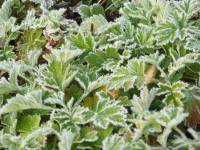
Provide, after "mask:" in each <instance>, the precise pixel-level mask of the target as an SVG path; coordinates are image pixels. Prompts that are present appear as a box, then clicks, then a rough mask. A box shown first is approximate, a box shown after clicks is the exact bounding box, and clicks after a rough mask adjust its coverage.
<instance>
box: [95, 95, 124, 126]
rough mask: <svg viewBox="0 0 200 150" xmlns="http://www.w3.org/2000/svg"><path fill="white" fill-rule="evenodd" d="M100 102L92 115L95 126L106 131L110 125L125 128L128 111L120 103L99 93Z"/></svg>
mask: <svg viewBox="0 0 200 150" xmlns="http://www.w3.org/2000/svg"><path fill="white" fill-rule="evenodd" d="M97 96H98V98H99V100H98V102H97V105H96V108H95V110H94V111H92V113H93V114H94V115H93V117H92V121H93V123H94V125H96V126H98V127H101V128H104V129H106V128H107V127H108V125H109V124H112V125H115V126H124V125H125V124H126V123H125V122H126V113H127V111H126V109H125V108H124V107H123V106H121V105H120V104H119V101H116V100H111V99H110V98H109V97H107V96H106V95H105V93H98V95H97Z"/></svg>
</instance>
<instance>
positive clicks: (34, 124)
mask: <svg viewBox="0 0 200 150" xmlns="http://www.w3.org/2000/svg"><path fill="white" fill-rule="evenodd" d="M23 115H24V114H22V115H21V116H20V117H19V118H18V123H17V131H19V132H22V133H29V132H31V131H34V130H35V129H37V128H38V127H39V125H40V120H41V118H40V116H39V115H24V116H23Z"/></svg>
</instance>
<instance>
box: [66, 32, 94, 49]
mask: <svg viewBox="0 0 200 150" xmlns="http://www.w3.org/2000/svg"><path fill="white" fill-rule="evenodd" d="M70 41H71V42H72V45H74V46H75V47H77V48H79V49H81V50H87V51H93V50H94V47H95V43H94V37H93V36H92V35H91V34H89V35H88V36H84V35H83V34H77V35H72V36H71V37H70Z"/></svg>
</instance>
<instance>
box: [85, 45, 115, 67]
mask: <svg viewBox="0 0 200 150" xmlns="http://www.w3.org/2000/svg"><path fill="white" fill-rule="evenodd" d="M86 60H87V62H88V63H89V64H90V65H91V66H95V67H99V68H100V67H101V66H102V65H104V64H106V63H107V61H108V60H113V61H114V62H116V63H117V61H118V60H119V53H118V51H117V49H115V48H107V49H106V50H105V51H97V52H92V53H89V55H88V56H87V57H86Z"/></svg>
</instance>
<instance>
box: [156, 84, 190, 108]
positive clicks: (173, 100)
mask: <svg viewBox="0 0 200 150" xmlns="http://www.w3.org/2000/svg"><path fill="white" fill-rule="evenodd" d="M187 86H188V84H187V83H184V82H181V81H178V82H175V83H172V84H169V83H167V84H163V83H159V93H158V95H165V99H164V101H165V103H167V104H174V105H175V106H181V105H183V102H182V101H181V99H183V98H184V97H185V94H184V93H183V90H185V89H186V87H187Z"/></svg>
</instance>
